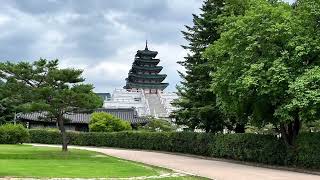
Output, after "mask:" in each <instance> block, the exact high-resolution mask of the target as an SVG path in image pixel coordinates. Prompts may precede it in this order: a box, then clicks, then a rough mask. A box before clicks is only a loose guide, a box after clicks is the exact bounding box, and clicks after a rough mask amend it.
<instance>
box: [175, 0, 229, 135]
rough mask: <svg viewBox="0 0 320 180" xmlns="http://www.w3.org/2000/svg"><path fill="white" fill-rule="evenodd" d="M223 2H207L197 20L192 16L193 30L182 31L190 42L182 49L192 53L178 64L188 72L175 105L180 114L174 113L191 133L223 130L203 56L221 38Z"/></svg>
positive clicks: (208, 0)
mask: <svg viewBox="0 0 320 180" xmlns="http://www.w3.org/2000/svg"><path fill="white" fill-rule="evenodd" d="M223 2H224V1H223V0H206V1H205V2H204V4H203V6H202V8H201V10H202V13H201V14H200V15H199V16H198V15H195V14H193V26H192V27H190V26H185V27H186V29H187V31H182V33H183V35H184V38H185V39H186V40H187V41H188V42H189V44H188V45H186V46H182V47H183V48H184V49H186V50H188V51H190V53H191V54H188V56H187V57H185V60H184V61H181V62H178V63H179V64H180V65H182V66H183V67H184V68H185V69H186V74H183V73H180V76H181V77H182V79H183V81H182V82H181V86H178V87H177V89H178V94H179V95H180V98H179V99H178V100H177V101H176V102H175V103H174V105H175V106H176V107H178V110H177V111H176V112H174V116H175V118H176V120H177V124H182V125H187V126H188V127H189V128H191V129H195V128H201V129H205V130H206V132H217V131H220V130H222V128H223V121H222V114H221V113H220V111H219V110H218V108H217V107H216V104H215V98H216V97H215V95H214V94H213V93H212V91H210V89H209V85H210V82H211V78H210V76H209V72H210V67H209V66H208V64H207V59H205V58H202V57H201V54H202V52H203V51H204V50H205V48H206V47H207V46H208V45H209V44H210V43H211V42H213V41H215V40H216V39H218V38H219V33H218V29H217V27H218V22H217V21H216V19H217V16H218V15H219V14H221V8H222V7H223Z"/></svg>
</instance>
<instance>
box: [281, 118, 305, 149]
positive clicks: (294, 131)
mask: <svg viewBox="0 0 320 180" xmlns="http://www.w3.org/2000/svg"><path fill="white" fill-rule="evenodd" d="M300 128H301V122H300V120H299V118H298V117H297V118H295V119H294V121H293V122H290V123H287V124H284V123H281V124H280V130H281V135H282V137H283V139H284V141H285V143H286V144H287V145H288V146H291V147H293V146H294V145H295V141H296V139H297V137H298V134H299V131H300Z"/></svg>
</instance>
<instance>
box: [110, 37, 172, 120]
mask: <svg viewBox="0 0 320 180" xmlns="http://www.w3.org/2000/svg"><path fill="white" fill-rule="evenodd" d="M157 54H158V52H157V51H150V50H149V48H148V44H147V42H146V46H145V49H144V50H138V51H137V53H136V55H135V57H134V61H133V64H132V68H131V69H130V71H129V73H128V77H127V78H126V85H125V86H124V89H115V90H114V91H113V93H112V96H111V98H110V100H107V101H105V103H104V107H105V108H129V107H134V108H136V110H137V112H138V115H139V116H154V117H156V118H169V116H170V114H171V112H172V111H173V110H174V109H175V108H174V107H173V106H172V105H171V103H172V101H173V100H175V99H177V98H178V95H177V94H176V93H167V92H164V89H165V88H166V87H167V86H168V85H169V84H168V83H163V81H164V80H165V78H166V77H167V75H166V74H160V72H161V70H162V69H163V67H162V66H158V64H159V62H160V59H157V58H156V56H157Z"/></svg>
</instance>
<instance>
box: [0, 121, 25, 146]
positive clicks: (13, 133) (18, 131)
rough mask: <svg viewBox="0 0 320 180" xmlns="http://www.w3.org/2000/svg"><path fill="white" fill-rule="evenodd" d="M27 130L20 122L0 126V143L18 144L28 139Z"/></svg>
mask: <svg viewBox="0 0 320 180" xmlns="http://www.w3.org/2000/svg"><path fill="white" fill-rule="evenodd" d="M29 137H30V135H29V132H28V130H27V129H26V128H25V127H23V125H21V124H17V125H14V124H5V125H1V126H0V144H18V143H24V142H28V141H29Z"/></svg>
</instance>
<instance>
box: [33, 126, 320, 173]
mask: <svg viewBox="0 0 320 180" xmlns="http://www.w3.org/2000/svg"><path fill="white" fill-rule="evenodd" d="M29 131H30V135H31V142H33V143H46V144H59V143H61V137H60V135H59V132H53V131H45V130H29ZM68 138H69V144H72V145H80V146H106V147H119V148H128V149H146V150H159V151H168V152H179V153H186V154H195V155H202V156H209V157H215V158H227V159H234V160H239V161H250V162H257V163H264V164H271V165H290V166H297V167H306V168H314V169H319V167H320V151H318V149H319V147H320V133H306V134H301V135H300V136H299V138H298V140H297V147H298V148H297V149H296V151H297V152H295V153H293V152H291V150H290V149H287V147H286V146H285V144H284V143H283V141H282V140H281V139H278V138H276V137H275V136H271V135H258V134H220V135H214V134H208V133H194V132H143V131H141V132H139V131H129V132H108V133H101V132H88V133H85V132H68Z"/></svg>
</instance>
